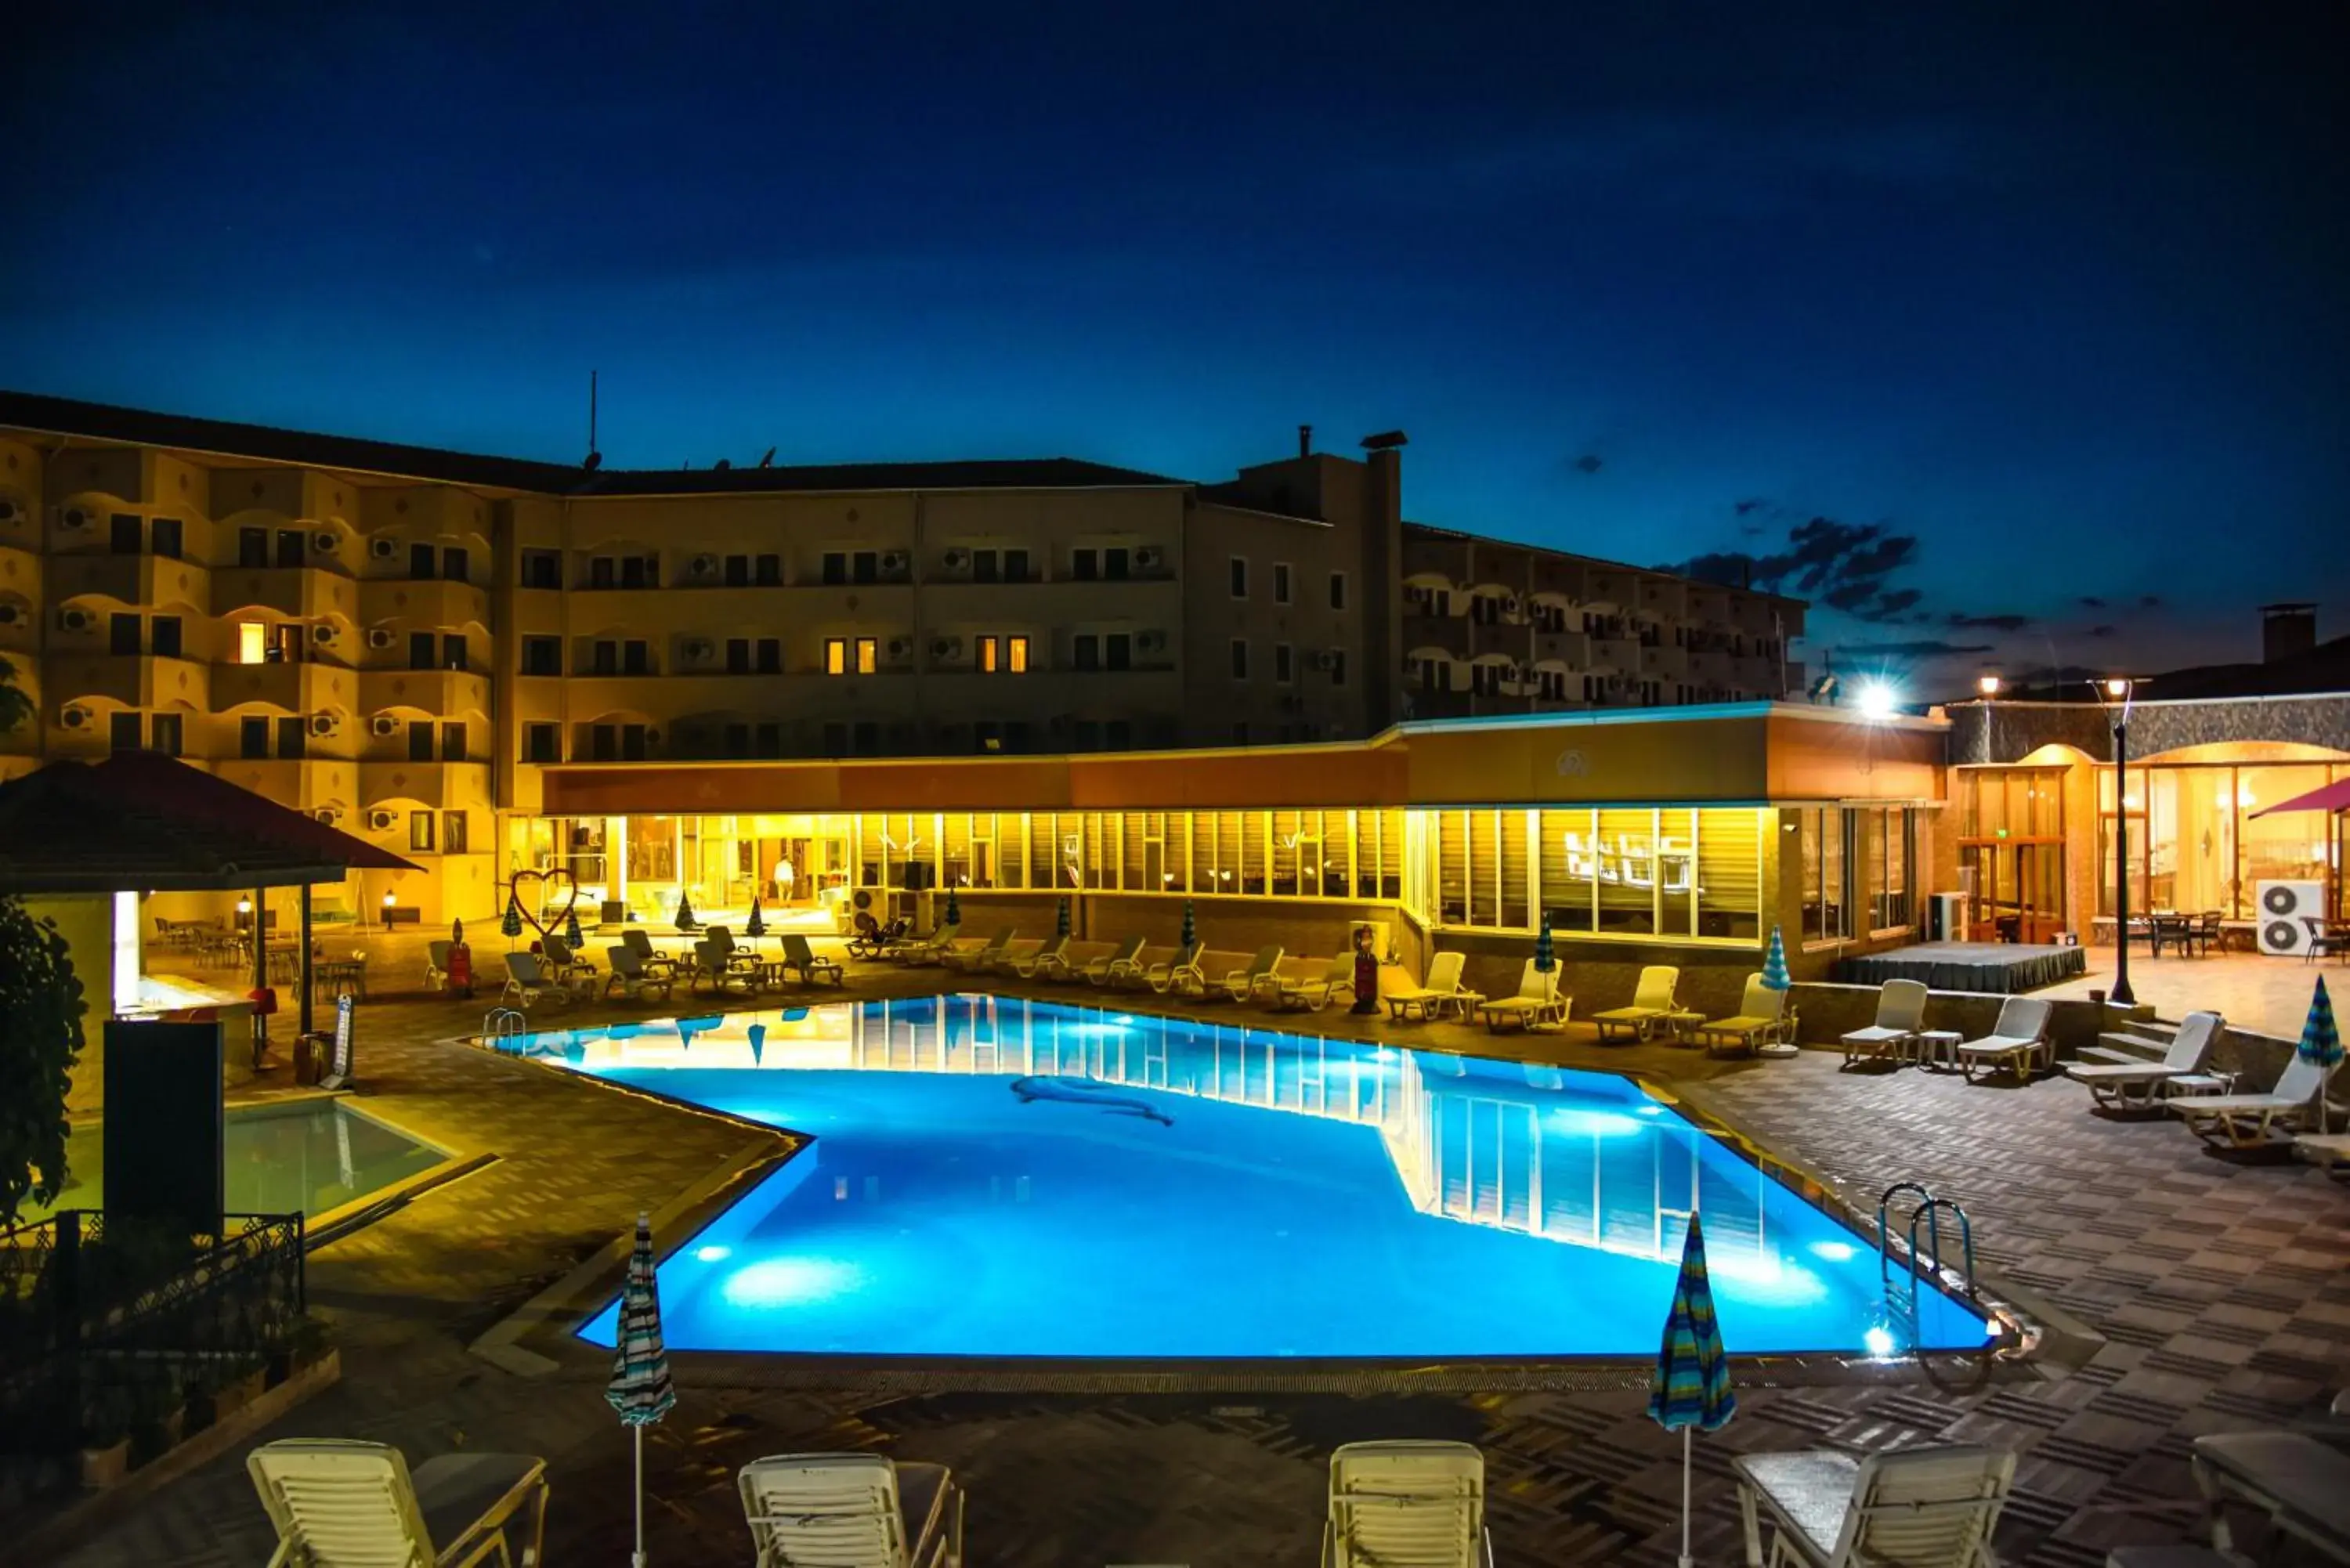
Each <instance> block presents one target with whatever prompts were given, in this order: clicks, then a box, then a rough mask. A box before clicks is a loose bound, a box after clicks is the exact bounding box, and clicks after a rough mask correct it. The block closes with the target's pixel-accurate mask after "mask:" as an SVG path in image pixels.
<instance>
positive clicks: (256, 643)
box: [236, 620, 269, 664]
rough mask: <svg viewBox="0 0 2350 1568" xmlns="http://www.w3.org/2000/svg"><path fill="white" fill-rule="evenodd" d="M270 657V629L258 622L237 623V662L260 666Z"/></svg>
mask: <svg viewBox="0 0 2350 1568" xmlns="http://www.w3.org/2000/svg"><path fill="white" fill-rule="evenodd" d="M268 657H269V628H267V627H265V626H264V625H262V624H261V623H260V622H259V621H257V620H245V621H239V622H237V626H236V661H237V662H238V663H239V664H259V663H260V662H261V661H262V660H264V659H267V658H268Z"/></svg>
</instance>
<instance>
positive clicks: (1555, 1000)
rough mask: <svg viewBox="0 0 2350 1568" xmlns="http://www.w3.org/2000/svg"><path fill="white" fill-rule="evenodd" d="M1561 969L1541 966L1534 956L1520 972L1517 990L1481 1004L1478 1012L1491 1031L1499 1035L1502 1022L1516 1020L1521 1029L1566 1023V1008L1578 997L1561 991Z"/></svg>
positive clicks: (1554, 966) (1488, 1031)
mask: <svg viewBox="0 0 2350 1568" xmlns="http://www.w3.org/2000/svg"><path fill="white" fill-rule="evenodd" d="M1558 979H1559V968H1558V965H1557V964H1556V963H1553V964H1552V965H1551V967H1550V968H1548V969H1546V970H1545V969H1538V968H1536V967H1535V962H1534V960H1533V959H1528V960H1526V962H1525V967H1524V968H1523V969H1522V970H1520V971H1518V993H1517V994H1516V995H1515V996H1497V997H1494V998H1492V1000H1490V1001H1487V1002H1480V1003H1479V1004H1478V1007H1477V1012H1478V1014H1479V1015H1480V1016H1481V1017H1482V1018H1483V1019H1484V1021H1485V1029H1486V1032H1487V1033H1492V1034H1499V1033H1501V1032H1502V1025H1503V1023H1508V1022H1509V1021H1511V1020H1513V1019H1514V1020H1516V1022H1517V1025H1518V1027H1519V1028H1521V1029H1533V1028H1534V1027H1536V1026H1537V1025H1542V1024H1555V1023H1565V1022H1566V1014H1567V1010H1568V1009H1569V1008H1570V1007H1572V1006H1573V1005H1574V1002H1575V999H1574V998H1573V997H1568V996H1561V995H1560V994H1559V993H1558Z"/></svg>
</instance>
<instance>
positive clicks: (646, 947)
mask: <svg viewBox="0 0 2350 1568" xmlns="http://www.w3.org/2000/svg"><path fill="white" fill-rule="evenodd" d="M620 940H621V942H622V943H623V944H625V945H626V946H627V947H628V948H629V950H630V951H632V952H634V953H635V954H636V955H637V956H638V957H639V958H640V959H642V960H644V961H645V968H647V969H649V970H658V969H671V970H673V969H675V968H676V967H677V960H676V959H675V958H673V957H671V955H670V954H668V953H665V952H660V951H658V950H655V948H654V947H653V939H652V937H651V936H650V934H649V933H648V932H647V931H646V930H645V929H644V928H643V927H641V926H628V927H624V928H622V929H621V931H620Z"/></svg>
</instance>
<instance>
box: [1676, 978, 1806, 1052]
mask: <svg viewBox="0 0 2350 1568" xmlns="http://www.w3.org/2000/svg"><path fill="white" fill-rule="evenodd" d="M1786 1009H1787V993H1786V992H1783V991H1773V990H1772V989H1771V988H1770V987H1769V986H1767V985H1765V984H1763V977H1762V976H1761V975H1759V974H1750V975H1748V976H1747V977H1746V989H1745V990H1744V991H1743V992H1741V993H1740V995H1739V998H1738V1011H1737V1012H1734V1013H1732V1014H1731V1015H1730V1016H1729V1017H1728V1018H1709V1019H1707V1020H1706V1021H1705V1022H1704V1023H1700V1024H1699V1025H1698V1026H1697V1027H1696V1028H1694V1029H1692V1030H1690V1038H1691V1039H1693V1040H1695V1041H1696V1042H1697V1043H1698V1044H1700V1045H1702V1046H1704V1047H1705V1049H1706V1054H1708V1055H1710V1056H1711V1055H1716V1054H1727V1053H1729V1052H1732V1051H1743V1052H1745V1053H1746V1054H1749V1055H1752V1054H1753V1052H1754V1047H1755V1046H1756V1044H1759V1043H1761V1042H1763V1041H1765V1040H1776V1039H1777V1038H1778V1037H1779V1033H1780V1031H1781V1030H1782V1029H1783V1028H1784V1027H1785V1022H1784V1021H1785V1019H1786V1016H1787V1012H1786Z"/></svg>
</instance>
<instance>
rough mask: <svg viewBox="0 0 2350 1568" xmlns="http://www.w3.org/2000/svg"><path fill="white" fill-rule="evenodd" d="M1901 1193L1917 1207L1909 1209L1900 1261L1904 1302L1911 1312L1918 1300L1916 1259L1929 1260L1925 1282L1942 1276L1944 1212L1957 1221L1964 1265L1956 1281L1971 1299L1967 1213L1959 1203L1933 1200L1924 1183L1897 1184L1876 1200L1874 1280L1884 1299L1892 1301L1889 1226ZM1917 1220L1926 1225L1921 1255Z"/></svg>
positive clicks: (1972, 1236)
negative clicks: (1903, 1255) (1904, 1280)
mask: <svg viewBox="0 0 2350 1568" xmlns="http://www.w3.org/2000/svg"><path fill="white" fill-rule="evenodd" d="M1904 1193H1911V1194H1914V1195H1915V1196H1916V1197H1917V1199H1918V1203H1917V1207H1915V1208H1913V1209H1912V1210H1909V1229H1908V1257H1907V1258H1906V1259H1904V1260H1903V1262H1904V1265H1905V1268H1906V1270H1907V1272H1908V1296H1907V1299H1908V1302H1909V1303H1911V1305H1912V1307H1913V1309H1914V1307H1915V1303H1916V1302H1917V1299H1918V1273H1919V1269H1918V1260H1919V1258H1921V1257H1925V1258H1928V1259H1929V1266H1928V1268H1927V1270H1926V1271H1925V1272H1926V1274H1927V1276H1928V1277H1929V1279H1936V1280H1939V1279H1940V1278H1941V1277H1942V1273H1943V1265H1942V1220H1941V1217H1942V1215H1943V1214H1945V1213H1948V1214H1949V1215H1950V1217H1951V1218H1952V1219H1954V1220H1957V1221H1958V1222H1959V1254H1960V1259H1961V1260H1962V1262H1963V1265H1964V1266H1963V1268H1962V1270H1961V1271H1960V1276H1959V1278H1960V1283H1961V1284H1963V1285H1964V1286H1965V1287H1966V1293H1967V1295H1968V1298H1969V1299H1970V1300H1971V1299H1973V1297H1974V1295H1975V1232H1974V1227H1973V1225H1972V1224H1970V1222H1969V1221H1968V1220H1967V1211H1966V1210H1964V1209H1962V1208H1960V1206H1959V1202H1958V1200H1957V1199H1953V1198H1937V1197H1935V1196H1934V1195H1933V1193H1932V1192H1930V1191H1929V1190H1928V1189H1927V1188H1926V1184H1925V1183H1923V1182H1921V1181H1897V1182H1895V1183H1894V1184H1893V1185H1892V1186H1890V1187H1888V1188H1887V1189H1885V1195H1884V1196H1883V1197H1881V1198H1879V1199H1877V1279H1878V1280H1879V1281H1880V1282H1882V1283H1883V1284H1884V1286H1885V1293H1886V1297H1887V1300H1888V1301H1890V1300H1892V1299H1893V1296H1894V1285H1895V1281H1894V1278H1893V1262H1894V1259H1893V1226H1892V1223H1891V1212H1892V1208H1893V1200H1894V1199H1896V1198H1897V1197H1899V1196H1900V1195H1902V1194H1904ZM1919 1220H1924V1221H1925V1222H1926V1246H1927V1249H1928V1251H1923V1252H1921V1251H1919V1249H1918V1221H1919Z"/></svg>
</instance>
